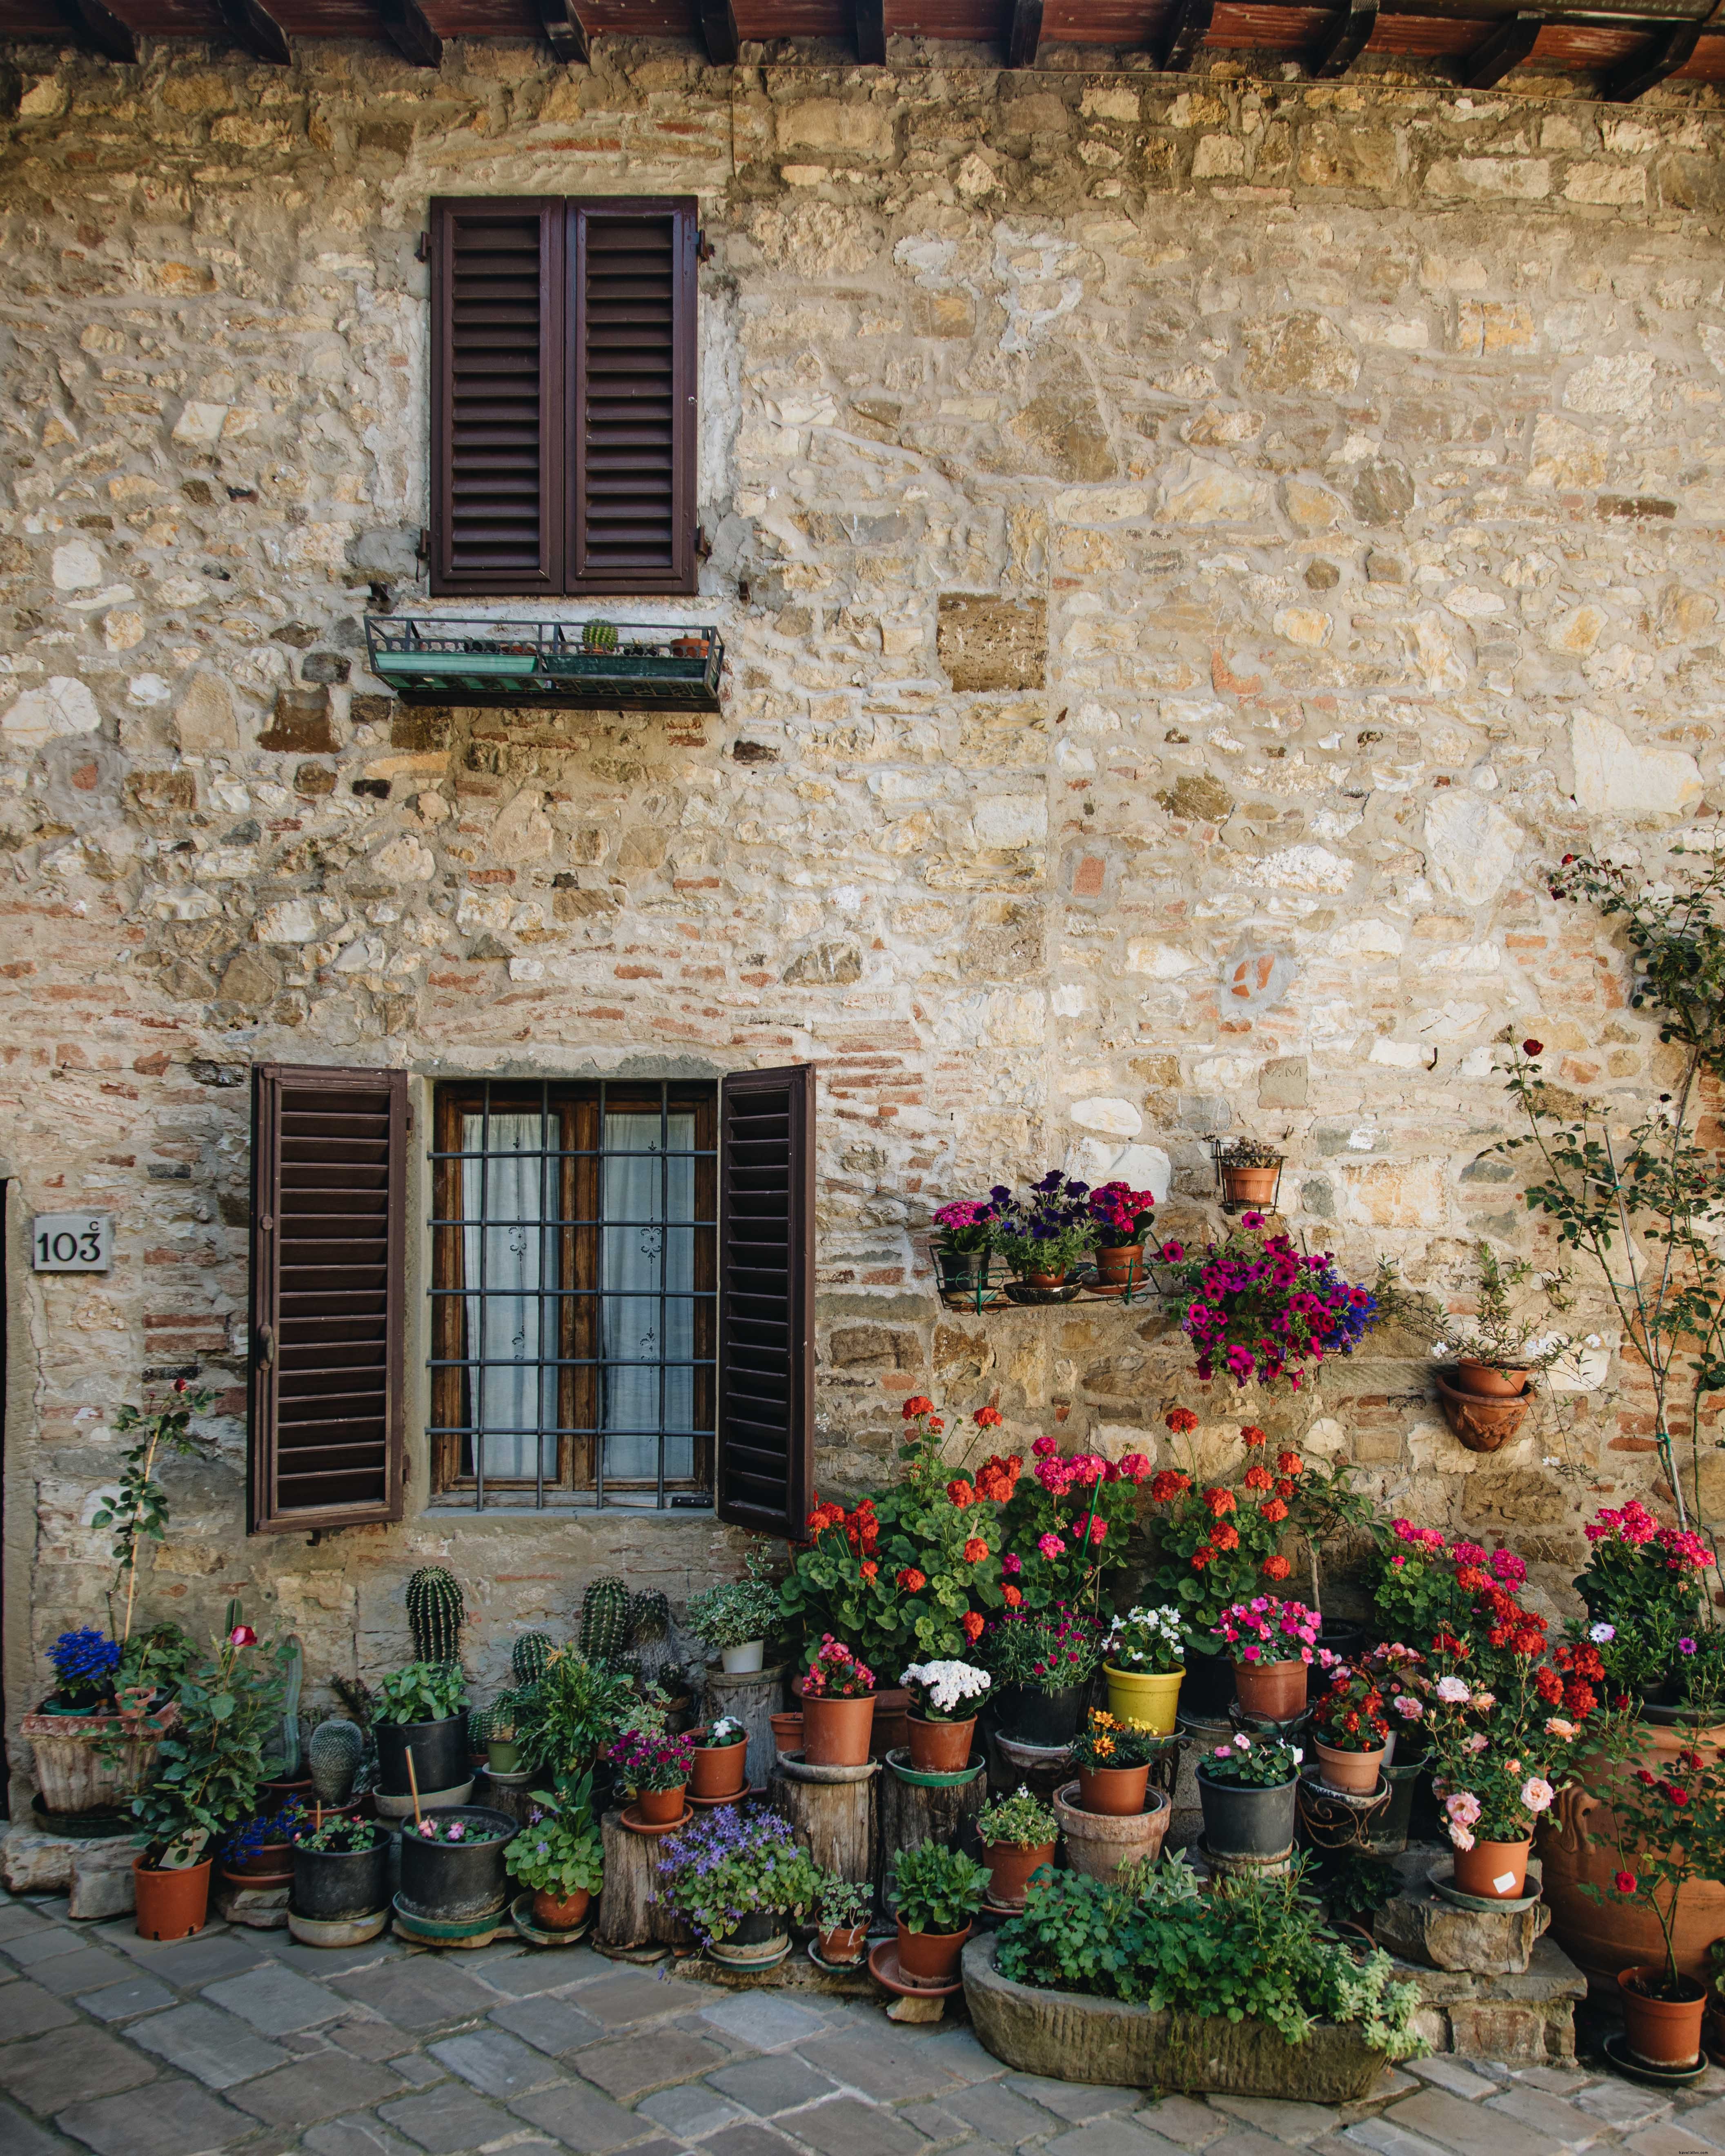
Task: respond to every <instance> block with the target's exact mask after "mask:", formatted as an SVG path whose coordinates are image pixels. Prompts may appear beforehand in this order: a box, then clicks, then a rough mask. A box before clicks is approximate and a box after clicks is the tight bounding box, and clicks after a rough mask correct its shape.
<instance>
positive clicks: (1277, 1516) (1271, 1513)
mask: <svg viewBox="0 0 1725 2156" xmlns="http://www.w3.org/2000/svg"><path fill="white" fill-rule="evenodd" d="M1259 1515H1260V1517H1261V1518H1263V1519H1266V1520H1268V1521H1269V1522H1270V1524H1271V1527H1278V1526H1280V1525H1281V1522H1282V1521H1284V1520H1285V1519H1286V1517H1287V1516H1288V1508H1287V1507H1286V1505H1285V1504H1283V1502H1282V1501H1281V1498H1280V1497H1272V1498H1271V1500H1270V1501H1269V1502H1268V1503H1267V1504H1266V1505H1262V1506H1260V1507H1259Z"/></svg>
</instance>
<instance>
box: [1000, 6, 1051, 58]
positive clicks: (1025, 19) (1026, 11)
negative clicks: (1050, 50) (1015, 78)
mask: <svg viewBox="0 0 1725 2156" xmlns="http://www.w3.org/2000/svg"><path fill="white" fill-rule="evenodd" d="M1041 43H1042V0H1013V8H1012V29H1011V31H1010V33H1009V35H1008V38H1007V44H1006V64H1007V65H1008V66H1009V67H1014V68H1033V67H1034V66H1035V64H1036V53H1037V49H1038V48H1039V47H1040V44H1041Z"/></svg>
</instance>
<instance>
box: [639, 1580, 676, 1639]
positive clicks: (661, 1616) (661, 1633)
mask: <svg viewBox="0 0 1725 2156" xmlns="http://www.w3.org/2000/svg"><path fill="white" fill-rule="evenodd" d="M669 1631H670V1603H669V1602H667V1601H666V1600H665V1596H664V1595H663V1594H661V1593H660V1589H658V1588H656V1587H647V1588H643V1589H642V1590H641V1592H640V1593H639V1594H637V1595H636V1596H635V1597H634V1600H633V1601H631V1603H630V1604H629V1645H630V1646H632V1647H645V1646H650V1645H652V1644H653V1642H654V1641H655V1640H662V1639H664V1638H665V1635H666V1634H667V1633H669Z"/></svg>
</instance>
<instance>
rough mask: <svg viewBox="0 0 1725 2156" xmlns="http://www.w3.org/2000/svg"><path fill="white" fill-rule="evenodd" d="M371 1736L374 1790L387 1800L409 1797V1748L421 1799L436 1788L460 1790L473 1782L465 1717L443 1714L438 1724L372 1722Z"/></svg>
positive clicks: (462, 1715)
mask: <svg viewBox="0 0 1725 2156" xmlns="http://www.w3.org/2000/svg"><path fill="white" fill-rule="evenodd" d="M372 1736H373V1737H374V1738H376V1739H377V1787H378V1788H379V1789H381V1790H382V1792H383V1794H384V1795H385V1796H386V1797H405V1796H407V1795H408V1794H409V1787H408V1747H409V1746H410V1745H411V1746H412V1748H413V1773H414V1775H415V1776H416V1778H417V1779H418V1784H419V1794H420V1795H421V1796H422V1797H423V1796H427V1795H429V1794H432V1793H434V1791H436V1790H439V1789H459V1788H460V1786H461V1784H463V1783H464V1782H470V1781H471V1780H472V1779H473V1765H472V1761H471V1758H470V1754H469V1752H468V1748H467V1717H466V1716H465V1714H449V1715H445V1716H444V1718H443V1720H442V1721H441V1722H373V1723H372Z"/></svg>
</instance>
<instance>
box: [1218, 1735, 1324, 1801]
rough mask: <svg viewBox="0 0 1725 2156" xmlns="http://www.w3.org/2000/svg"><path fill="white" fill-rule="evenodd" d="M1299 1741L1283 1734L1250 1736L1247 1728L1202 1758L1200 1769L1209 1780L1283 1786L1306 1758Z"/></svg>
mask: <svg viewBox="0 0 1725 2156" xmlns="http://www.w3.org/2000/svg"><path fill="white" fill-rule="evenodd" d="M1304 1756H1305V1755H1304V1753H1302V1752H1301V1748H1300V1747H1299V1746H1298V1745H1297V1744H1289V1743H1285V1742H1284V1741H1283V1739H1282V1738H1279V1737H1248V1736H1247V1735H1246V1733H1245V1731H1244V1730H1241V1731H1240V1732H1239V1733H1238V1734H1237V1735H1236V1736H1235V1738H1233V1739H1232V1740H1231V1741H1230V1743H1226V1744H1217V1745H1214V1746H1212V1747H1211V1748H1210V1749H1209V1751H1208V1752H1206V1753H1204V1755H1203V1757H1202V1758H1200V1759H1199V1763H1198V1771H1199V1774H1202V1775H1203V1776H1204V1779H1205V1780H1206V1781H1210V1782H1232V1783H1236V1784H1239V1785H1240V1787H1242V1788H1244V1789H1280V1788H1281V1785H1282V1784H1283V1783H1284V1782H1291V1781H1292V1780H1293V1779H1294V1777H1295V1776H1296V1774H1298V1773H1299V1771H1300V1762H1301V1759H1302V1758H1304Z"/></svg>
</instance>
